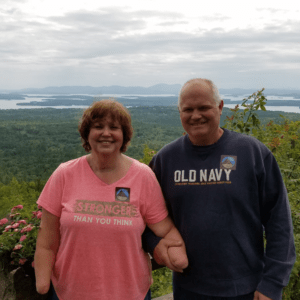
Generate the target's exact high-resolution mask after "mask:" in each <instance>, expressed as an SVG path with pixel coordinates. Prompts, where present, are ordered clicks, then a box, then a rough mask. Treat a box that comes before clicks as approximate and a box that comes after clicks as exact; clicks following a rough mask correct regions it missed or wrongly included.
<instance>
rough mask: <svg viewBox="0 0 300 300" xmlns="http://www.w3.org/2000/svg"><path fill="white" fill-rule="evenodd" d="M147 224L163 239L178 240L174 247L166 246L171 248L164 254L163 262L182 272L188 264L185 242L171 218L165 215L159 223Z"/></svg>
mask: <svg viewBox="0 0 300 300" xmlns="http://www.w3.org/2000/svg"><path fill="white" fill-rule="evenodd" d="M147 225H148V227H149V228H150V229H151V230H152V231H153V232H154V233H155V234H156V235H157V236H159V237H162V238H164V240H165V241H168V240H170V241H178V242H179V243H180V244H179V245H178V246H176V247H174V248H169V247H170V246H169V247H168V248H169V249H172V250H171V251H170V252H168V255H166V257H167V259H166V260H165V261H164V263H165V264H166V266H167V267H169V268H170V269H171V270H173V271H175V272H183V269H185V268H186V267H187V266H188V258H187V256H186V249H185V244H184V241H183V239H182V237H181V235H180V233H179V231H178V230H177V229H176V227H175V226H174V224H173V222H172V220H171V218H170V217H167V218H165V219H164V220H162V221H161V222H159V223H156V224H147Z"/></svg>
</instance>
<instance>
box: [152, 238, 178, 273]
mask: <svg viewBox="0 0 300 300" xmlns="http://www.w3.org/2000/svg"><path fill="white" fill-rule="evenodd" d="M181 246H182V241H179V240H168V239H164V238H162V239H161V240H160V242H159V243H158V244H157V246H156V247H155V248H154V251H153V258H154V259H155V261H156V262H157V263H158V264H159V265H162V266H166V267H168V268H169V269H170V270H172V271H175V272H180V273H182V272H183V269H182V268H179V267H176V266H174V265H173V264H172V263H171V261H170V258H169V254H168V249H169V247H181Z"/></svg>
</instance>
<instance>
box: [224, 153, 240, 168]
mask: <svg viewBox="0 0 300 300" xmlns="http://www.w3.org/2000/svg"><path fill="white" fill-rule="evenodd" d="M236 162H237V156H235V155H221V162H220V169H227V170H228V169H229V170H236Z"/></svg>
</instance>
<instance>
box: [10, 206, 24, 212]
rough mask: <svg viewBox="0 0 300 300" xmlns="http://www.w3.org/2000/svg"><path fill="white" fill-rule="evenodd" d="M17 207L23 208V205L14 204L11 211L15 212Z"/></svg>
mask: <svg viewBox="0 0 300 300" xmlns="http://www.w3.org/2000/svg"><path fill="white" fill-rule="evenodd" d="M16 209H23V205H21V204H19V205H17V206H14V207H13V208H12V209H11V212H13V211H14V210H16Z"/></svg>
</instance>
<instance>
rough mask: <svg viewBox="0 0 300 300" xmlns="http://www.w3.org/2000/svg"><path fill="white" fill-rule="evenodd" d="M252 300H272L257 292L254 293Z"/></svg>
mask: <svg viewBox="0 0 300 300" xmlns="http://www.w3.org/2000/svg"><path fill="white" fill-rule="evenodd" d="M253 300H272V299H271V298H269V297H267V296H265V295H263V294H262V293H260V292H259V291H256V292H255V293H254V298H253Z"/></svg>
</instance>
